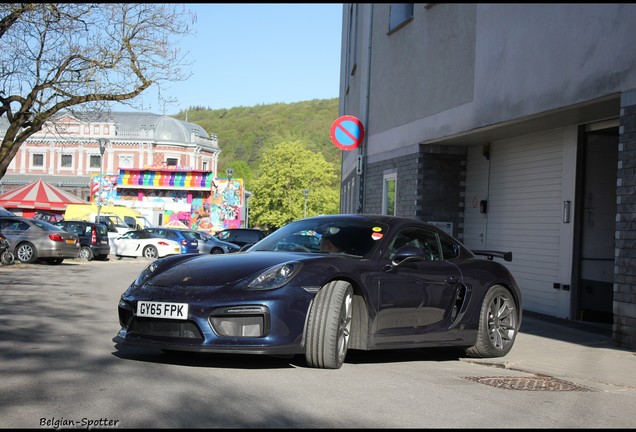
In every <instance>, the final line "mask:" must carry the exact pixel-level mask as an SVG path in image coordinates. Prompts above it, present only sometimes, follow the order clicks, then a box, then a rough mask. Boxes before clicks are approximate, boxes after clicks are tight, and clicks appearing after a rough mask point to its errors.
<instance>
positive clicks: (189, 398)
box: [0, 258, 636, 428]
mask: <svg viewBox="0 0 636 432" xmlns="http://www.w3.org/2000/svg"><path fill="white" fill-rule="evenodd" d="M149 262H150V261H148V260H145V259H131V258H128V259H122V260H120V261H119V260H111V261H108V262H81V261H65V262H64V263H63V264H62V265H59V266H49V265H40V264H30V265H27V264H17V265H13V266H0V428H40V427H49V428H54V427H68V428H89V427H91V428H92V427H102V428H599V427H603V428H619V427H621V428H633V427H635V426H636V423H635V420H634V413H633V408H634V406H635V405H634V403H635V397H634V396H635V395H634V392H633V391H632V392H626V391H625V390H624V389H615V390H611V389H610V390H607V389H604V390H598V389H593V388H590V389H583V390H581V389H579V390H575V391H518V390H510V389H504V388H498V387H495V386H492V385H485V384H484V383H482V382H478V381H477V379H479V378H489V377H490V378H491V377H497V378H500V379H501V378H503V379H509V380H513V379H517V378H518V379H519V380H523V379H524V378H527V377H529V376H530V375H529V374H527V373H524V372H522V371H516V370H508V369H502V368H494V367H492V366H489V365H486V364H476V363H474V362H469V361H465V360H466V359H461V358H459V357H458V354H457V352H454V351H449V350H408V351H395V352H389V351H386V352H359V351H350V352H349V355H348V356H347V361H346V363H345V364H344V366H343V367H342V368H341V369H339V370H318V369H311V368H308V367H307V366H306V365H305V363H304V360H303V359H302V358H299V357H296V358H294V359H291V360H290V359H281V358H271V357H264V356H246V355H217V354H196V353H189V354H166V353H163V352H161V351H145V350H141V349H137V348H134V349H133V348H126V347H119V348H118V347H116V346H115V344H114V343H113V342H112V340H111V339H112V337H113V336H114V335H115V333H116V332H117V330H118V328H119V327H118V319H117V301H118V298H119V295H120V294H121V293H122V292H123V291H124V290H125V289H126V287H127V286H128V284H129V283H130V282H131V281H132V280H133V279H134V278H135V277H136V276H137V274H138V273H139V271H141V270H142V268H143V267H144V266H145V265H146V264H147V263H149ZM513 350H514V348H513Z"/></svg>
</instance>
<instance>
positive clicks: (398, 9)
mask: <svg viewBox="0 0 636 432" xmlns="http://www.w3.org/2000/svg"><path fill="white" fill-rule="evenodd" d="M412 19H413V3H393V4H391V9H390V12H389V33H391V32H394V31H396V30H398V29H399V28H401V27H403V26H404V25H406V24H407V23H408V22H410V21H411V20H412Z"/></svg>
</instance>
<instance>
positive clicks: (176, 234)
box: [144, 227, 199, 254]
mask: <svg viewBox="0 0 636 432" xmlns="http://www.w3.org/2000/svg"><path fill="white" fill-rule="evenodd" d="M144 231H147V232H149V233H152V234H155V235H156V236H158V237H162V238H166V239H168V240H173V241H176V242H177V243H179V244H180V245H181V253H182V254H186V253H199V241H198V240H197V239H196V237H194V236H193V235H192V234H190V233H189V232H188V231H184V230H180V229H178V228H163V227H154V228H144Z"/></svg>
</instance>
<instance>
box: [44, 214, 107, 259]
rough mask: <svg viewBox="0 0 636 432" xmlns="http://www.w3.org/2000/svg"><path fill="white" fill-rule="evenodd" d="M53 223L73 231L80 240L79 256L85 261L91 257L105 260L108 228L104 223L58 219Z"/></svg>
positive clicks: (65, 229)
mask: <svg viewBox="0 0 636 432" xmlns="http://www.w3.org/2000/svg"><path fill="white" fill-rule="evenodd" d="M53 225H55V226H58V227H60V228H62V229H63V230H64V231H68V232H72V233H75V234H77V235H78V236H79V240H80V253H79V257H80V258H82V259H83V260H86V261H91V260H92V259H93V258H95V259H96V260H100V261H106V260H107V259H108V255H109V254H110V245H109V243H108V228H106V226H105V225H102V224H97V223H93V222H85V221H64V220H63V221H59V222H55V223H53Z"/></svg>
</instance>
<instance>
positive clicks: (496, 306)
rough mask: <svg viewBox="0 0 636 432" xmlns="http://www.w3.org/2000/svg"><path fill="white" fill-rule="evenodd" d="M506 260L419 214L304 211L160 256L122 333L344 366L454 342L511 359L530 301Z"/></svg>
mask: <svg viewBox="0 0 636 432" xmlns="http://www.w3.org/2000/svg"><path fill="white" fill-rule="evenodd" d="M495 258H496V259H495ZM500 259H503V260H510V259H511V253H510V252H507V253H504V252H497V251H470V250H468V249H467V248H466V247H465V246H464V245H462V244H461V243H460V242H459V241H458V240H456V239H455V238H453V237H451V236H449V235H448V234H446V233H445V232H444V231H442V230H440V229H438V228H437V227H435V226H432V225H428V224H426V223H423V222H420V221H417V220H414V219H409V218H401V217H392V216H382V215H377V216H374V215H329V216H317V217H312V218H307V219H302V220H298V221H294V222H292V223H290V224H288V225H286V226H284V227H282V228H280V229H278V230H277V231H275V232H273V233H272V234H270V235H269V236H267V237H265V238H264V239H263V240H261V241H259V242H258V243H256V244H255V245H253V246H252V247H250V248H249V250H247V251H244V252H239V253H234V254H223V255H175V256H169V257H165V258H161V259H158V260H156V261H154V262H152V263H151V264H149V265H148V266H147V267H146V268H145V269H144V270H143V271H142V272H141V274H140V275H139V276H138V277H137V279H136V280H135V281H134V282H133V283H132V284H131V285H130V286H129V287H128V289H126V291H125V292H124V293H123V294H122V296H121V299H120V300H119V306H118V311H119V321H120V325H121V329H120V330H119V332H118V333H117V335H116V336H115V337H114V338H113V341H114V342H116V343H117V344H132V345H141V346H146V347H153V348H159V349H163V350H170V351H200V352H221V353H241V354H246V353H251V354H270V355H304V356H305V360H306V363H307V364H308V366H310V367H318V368H328V369H337V368H340V367H341V366H342V364H343V362H344V361H345V357H346V354H347V350H348V349H355V350H379V349H399V348H415V347H441V346H444V347H450V346H455V347H462V348H465V349H466V355H468V356H473V357H500V356H505V355H506V354H507V353H508V352H509V351H510V349H511V348H512V346H513V344H514V341H515V337H516V335H517V332H518V330H519V326H520V324H521V311H522V299H521V293H520V290H519V287H518V286H517V283H516V282H515V280H514V278H513V276H512V275H511V274H510V272H509V271H508V269H507V268H506V267H505V265H504V264H502V263H501V262H499V260H500Z"/></svg>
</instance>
